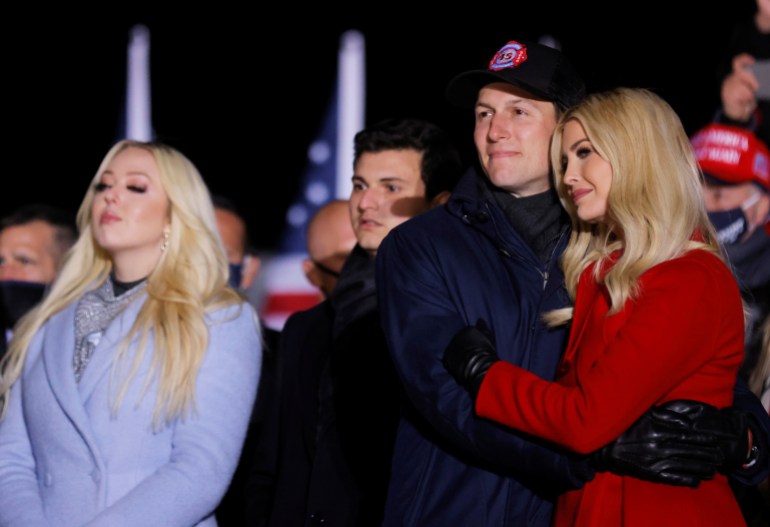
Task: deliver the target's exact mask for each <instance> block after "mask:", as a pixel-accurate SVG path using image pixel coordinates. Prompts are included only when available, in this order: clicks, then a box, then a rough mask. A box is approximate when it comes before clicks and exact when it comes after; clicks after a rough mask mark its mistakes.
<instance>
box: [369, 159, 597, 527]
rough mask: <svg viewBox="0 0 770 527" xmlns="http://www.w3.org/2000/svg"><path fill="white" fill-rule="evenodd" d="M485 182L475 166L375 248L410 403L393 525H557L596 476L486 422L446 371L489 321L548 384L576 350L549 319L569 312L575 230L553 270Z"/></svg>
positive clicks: (508, 356) (393, 487) (501, 349)
mask: <svg viewBox="0 0 770 527" xmlns="http://www.w3.org/2000/svg"><path fill="white" fill-rule="evenodd" d="M484 185H486V183H485V180H482V179H481V177H480V176H478V175H477V174H476V172H475V171H473V170H471V171H469V172H468V173H467V174H466V175H465V176H463V178H462V180H461V181H460V183H459V184H458V186H457V188H456V189H455V191H454V192H453V194H452V198H451V199H450V202H449V203H447V205H446V206H442V207H438V208H435V209H433V210H431V211H429V212H426V213H424V214H422V215H420V216H417V217H415V218H413V219H411V220H409V221H408V222H405V223H403V224H401V225H399V226H398V227H396V228H395V229H393V230H392V231H391V232H390V234H389V235H388V236H387V237H386V238H385V240H384V241H383V243H382V245H381V246H380V248H379V250H378V253H377V275H376V278H377V294H378V297H379V303H380V311H381V317H382V322H383V327H384V330H385V335H386V339H387V342H388V346H389V348H390V351H391V354H392V356H393V359H394V362H395V365H396V369H397V371H398V374H399V376H400V377H401V380H402V381H403V383H404V386H405V390H406V393H407V395H408V398H409V402H410V403H411V405H408V406H407V408H406V410H405V412H404V415H403V417H402V419H401V422H400V424H399V430H398V435H397V439H396V445H395V451H394V456H393V463H392V474H391V482H390V487H389V494H388V500H387V504H386V511H385V522H384V525H385V526H396V525H397V526H420V527H430V526H441V527H446V526H447V525H473V526H495V527H499V526H504V525H527V526H534V527H538V526H543V527H547V526H548V525H550V521H551V512H552V507H553V501H554V499H555V497H556V496H557V495H558V493H560V492H563V491H565V490H567V489H570V488H576V487H578V486H580V485H582V483H583V482H584V481H585V480H587V479H590V478H591V477H592V476H593V472H592V471H591V470H590V469H589V468H588V467H587V465H586V464H585V463H583V462H579V461H575V462H573V461H571V460H570V459H569V458H568V457H567V456H566V455H565V454H559V453H557V452H555V451H554V450H553V449H552V448H553V447H551V448H548V447H546V446H545V445H544V443H542V442H541V441H540V440H537V439H534V438H531V437H528V436H526V435H525V434H519V433H516V432H514V431H511V430H510V429H505V428H503V427H500V426H498V425H495V424H493V423H491V422H489V421H485V420H482V419H479V418H477V417H476V416H475V415H474V412H473V407H472V403H471V400H470V398H469V397H468V394H467V393H466V392H465V391H464V390H463V389H462V388H461V387H460V386H459V385H458V384H457V383H456V382H455V381H454V380H453V379H452V377H451V376H450V374H449V373H447V371H446V370H445V369H444V367H443V365H442V362H441V358H442V356H443V353H444V350H445V348H446V346H447V344H448V343H449V341H450V340H451V339H452V337H453V336H454V335H455V334H456V333H457V332H458V331H459V330H460V329H461V328H463V327H465V326H467V325H469V324H475V323H476V322H477V320H478V319H480V318H481V319H484V321H485V322H486V323H487V324H488V326H489V327H490V329H491V330H492V332H493V334H494V338H495V341H496V342H497V343H498V353H499V355H500V356H501V358H502V359H504V360H507V361H509V362H512V363H514V364H517V365H520V366H523V367H524V368H527V369H528V370H530V371H532V372H534V373H536V374H538V375H540V376H542V377H543V378H545V379H553V378H554V375H555V373H556V368H557V365H558V362H559V358H560V356H561V354H562V351H563V349H564V345H565V343H566V338H567V331H566V330H565V329H551V328H548V327H547V326H546V325H545V324H544V323H543V322H542V321H541V320H540V314H541V313H543V312H546V311H549V310H551V309H555V308H560V307H565V306H568V305H569V298H568V296H567V292H566V290H565V288H564V285H563V276H562V273H561V270H560V267H559V261H558V256H559V255H560V254H561V252H562V251H563V249H564V247H565V246H566V243H567V240H568V237H569V236H568V227H567V226H565V228H564V229H563V230H562V232H561V234H560V239H559V241H558V244H557V246H556V248H555V250H554V254H553V256H552V257H551V258H550V261H549V262H548V264H547V265H544V264H543V263H542V262H541V260H540V259H539V258H538V257H537V256H536V255H535V254H534V253H533V252H532V250H531V249H530V248H529V246H528V245H527V244H526V243H525V242H524V241H523V239H522V238H521V237H520V236H519V234H518V233H517V232H516V231H515V230H514V228H513V227H512V226H511V224H510V222H509V221H508V220H507V218H506V217H505V216H504V213H503V211H502V210H501V209H500V207H499V206H498V205H497V203H496V202H495V199H494V198H493V197H492V196H491V193H490V192H489V191H488V190H487V191H485V190H484V187H483V186H484ZM555 206H559V205H558V204H555ZM501 343H505V345H504V346H503V345H501Z"/></svg>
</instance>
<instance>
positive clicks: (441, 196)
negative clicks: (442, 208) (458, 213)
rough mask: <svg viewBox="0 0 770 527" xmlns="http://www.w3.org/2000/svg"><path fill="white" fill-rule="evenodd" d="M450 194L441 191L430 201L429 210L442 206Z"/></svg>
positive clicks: (446, 191)
mask: <svg viewBox="0 0 770 527" xmlns="http://www.w3.org/2000/svg"><path fill="white" fill-rule="evenodd" d="M451 195H452V193H451V192H449V191H448V190H442V191H441V192H439V193H438V194H437V195H436V196H434V197H433V199H432V200H430V208H433V207H438V206H439V205H443V204H444V203H446V202H447V201H449V196H451Z"/></svg>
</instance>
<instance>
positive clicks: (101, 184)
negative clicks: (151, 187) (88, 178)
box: [94, 181, 147, 194]
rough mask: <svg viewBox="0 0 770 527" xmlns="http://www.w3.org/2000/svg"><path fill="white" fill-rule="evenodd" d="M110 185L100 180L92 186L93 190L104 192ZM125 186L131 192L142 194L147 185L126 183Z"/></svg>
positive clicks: (145, 190)
mask: <svg viewBox="0 0 770 527" xmlns="http://www.w3.org/2000/svg"><path fill="white" fill-rule="evenodd" d="M111 187H112V185H109V184H107V183H105V182H103V181H100V182H99V183H97V184H96V185H95V186H94V190H96V192H104V191H105V190H107V189H108V188H111ZM126 188H127V189H128V190H130V191H131V192H135V193H137V194H144V193H145V192H147V187H146V186H143V185H135V184H128V185H126Z"/></svg>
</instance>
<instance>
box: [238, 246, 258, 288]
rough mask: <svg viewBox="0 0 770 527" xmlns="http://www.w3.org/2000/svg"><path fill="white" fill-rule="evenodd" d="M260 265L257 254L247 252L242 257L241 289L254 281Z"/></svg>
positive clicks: (248, 286)
mask: <svg viewBox="0 0 770 527" xmlns="http://www.w3.org/2000/svg"><path fill="white" fill-rule="evenodd" d="M261 266H262V260H261V259H260V258H259V256H256V255H251V254H247V255H246V256H244V257H243V270H242V271H241V289H242V290H243V291H245V290H247V289H248V288H250V287H251V285H252V284H253V283H254V280H255V279H256V278H257V273H258V272H259V268H260V267H261Z"/></svg>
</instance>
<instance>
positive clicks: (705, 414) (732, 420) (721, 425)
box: [671, 401, 749, 474]
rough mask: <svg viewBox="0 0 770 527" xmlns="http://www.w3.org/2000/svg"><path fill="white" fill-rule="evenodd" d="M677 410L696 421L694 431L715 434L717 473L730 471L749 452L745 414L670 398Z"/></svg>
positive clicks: (733, 409) (739, 463)
mask: <svg viewBox="0 0 770 527" xmlns="http://www.w3.org/2000/svg"><path fill="white" fill-rule="evenodd" d="M671 402H672V403H676V404H677V405H678V409H677V411H679V412H682V411H684V412H686V413H687V414H688V415H689V416H690V419H691V420H692V421H693V422H694V424H695V430H696V431H697V433H706V434H710V435H712V436H713V437H714V441H715V444H716V446H718V447H719V449H720V450H721V452H722V458H723V461H722V464H721V465H719V472H721V473H722V474H729V473H730V472H732V471H733V470H736V469H737V468H739V467H740V466H742V465H743V464H744V463H745V461H746V458H747V457H748V454H749V425H748V420H747V419H746V415H745V414H744V413H743V412H741V411H740V410H737V409H736V408H734V407H732V406H728V407H727V408H715V407H713V406H711V405H710V404H705V403H700V402H697V401H671Z"/></svg>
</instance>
